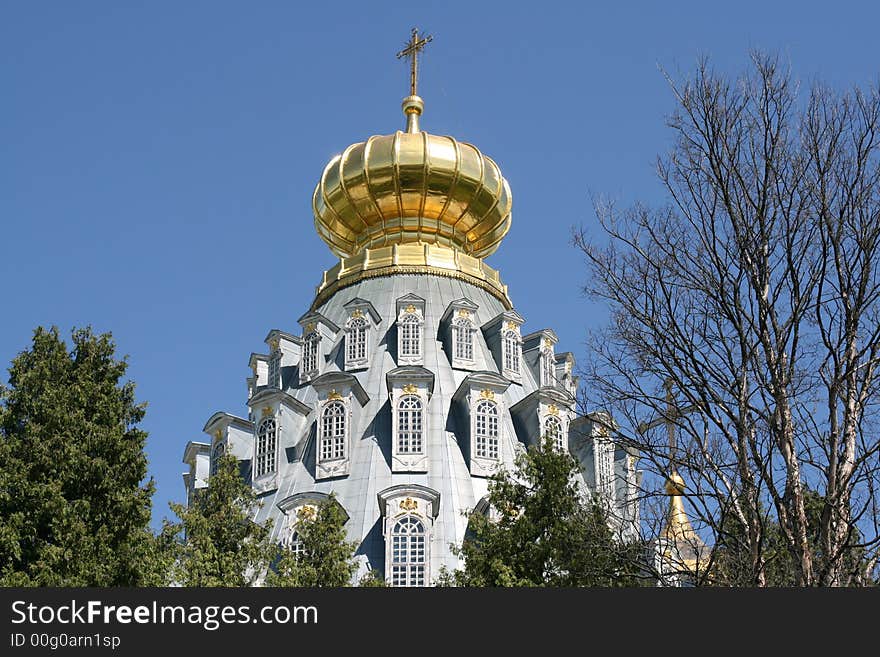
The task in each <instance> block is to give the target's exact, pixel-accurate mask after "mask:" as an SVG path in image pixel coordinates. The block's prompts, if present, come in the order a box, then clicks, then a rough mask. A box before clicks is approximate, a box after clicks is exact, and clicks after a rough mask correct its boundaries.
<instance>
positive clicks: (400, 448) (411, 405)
mask: <svg viewBox="0 0 880 657" xmlns="http://www.w3.org/2000/svg"><path fill="white" fill-rule="evenodd" d="M422 418H423V416H422V400H421V399H419V398H418V397H417V396H416V395H406V396H404V397H401V398H400V402H399V403H398V404H397V452H398V454H421V453H422V452H423V451H424V435H423V431H424V423H423V421H422Z"/></svg>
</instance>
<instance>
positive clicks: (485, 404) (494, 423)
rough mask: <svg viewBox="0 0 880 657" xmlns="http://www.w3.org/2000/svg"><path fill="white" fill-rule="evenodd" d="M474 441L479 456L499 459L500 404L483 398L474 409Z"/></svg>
mask: <svg viewBox="0 0 880 657" xmlns="http://www.w3.org/2000/svg"><path fill="white" fill-rule="evenodd" d="M474 415H475V419H474V434H475V435H474V443H475V447H476V452H477V456H480V457H483V458H490V459H497V458H498V455H499V437H498V405H497V404H496V403H495V402H493V401H489V400H488V399H483V400H481V401H479V402H478V403H477V408H476V410H475V411H474Z"/></svg>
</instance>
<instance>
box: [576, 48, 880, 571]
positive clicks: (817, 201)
mask: <svg viewBox="0 0 880 657" xmlns="http://www.w3.org/2000/svg"><path fill="white" fill-rule="evenodd" d="M752 64H753V66H752V68H751V69H750V71H749V72H748V73H747V74H746V75H744V76H743V77H741V78H740V79H738V80H735V81H729V80H727V79H725V78H724V77H723V76H721V75H719V74H717V73H715V72H714V71H713V70H712V69H711V68H710V67H709V65H708V63H707V62H705V61H704V62H701V63H700V65H699V66H698V68H697V71H696V73H695V74H694V75H693V76H692V77H691V78H690V79H688V80H686V81H684V82H683V83H677V82H674V81H672V80H670V85H671V88H672V90H673V93H674V95H675V98H676V101H677V109H676V111H675V112H674V113H673V114H672V116H671V117H670V119H669V127H670V128H671V129H672V131H673V133H674V135H675V142H674V146H673V147H672V150H671V152H670V153H669V155H668V156H666V157H664V158H661V159H660V160H659V161H658V173H659V177H660V180H661V181H662V183H663V185H664V187H665V189H666V191H667V192H668V195H669V199H670V202H669V204H668V206H666V207H663V208H648V207H645V206H642V205H636V206H634V207H631V208H628V209H626V210H624V211H622V212H619V211H618V210H617V209H616V208H615V207H614V206H613V205H611V204H607V203H596V214H597V217H598V224H599V227H600V230H599V231H597V232H595V233H593V234H591V233H590V231H589V230H588V229H581V230H580V231H578V232H576V234H575V236H574V241H575V244H576V245H577V246H578V247H579V248H580V249H581V250H582V251H583V253H584V254H585V256H586V260H587V263H588V265H589V269H590V273H591V278H590V282H589V283H588V285H587V286H586V287H585V290H586V291H587V292H588V293H589V294H591V295H592V296H593V297H594V298H597V299H600V300H602V301H604V302H606V303H607V304H608V305H609V306H610V309H611V312H612V320H611V322H610V324H609V326H608V327H607V328H606V329H604V330H602V331H601V332H599V333H598V334H596V335H595V336H594V339H593V340H591V354H590V360H589V362H588V364H587V369H586V371H585V374H586V379H587V390H588V395H589V399H588V402H589V403H590V405H592V406H597V405H598V406H602V407H604V408H606V409H608V410H610V411H611V412H612V413H613V414H614V416H615V418H616V421H617V423H618V424H619V425H620V427H621V431H622V432H623V435H625V436H626V437H627V438H626V439H627V440H629V441H630V442H631V443H632V444H633V446H635V447H637V448H638V449H639V450H640V451H641V453H642V455H643V463H647V464H648V467H649V469H651V470H653V471H654V472H655V473H657V474H658V475H660V476H663V477H666V478H668V477H669V476H670V474H671V471H672V470H677V471H681V472H682V474H683V475H684V478H685V480H686V481H687V486H688V500H689V501H690V502H691V503H692V504H693V505H694V512H695V513H696V514H697V515H698V516H699V518H700V519H701V520H702V521H703V522H704V523H705V525H706V526H707V527H708V528H709V530H710V531H711V533H712V534H713V536H712V537H711V538H712V539H713V540H714V544H715V545H716V554H714V555H713V559H715V560H720V559H721V558H722V556H724V555H721V554H718V553H717V551H718V550H720V549H722V548H723V549H725V550H727V552H728V553H729V552H730V550H731V546H732V545H734V544H735V545H736V551H737V554H738V555H740V562H739V564H738V566H737V573H738V574H737V576H736V583H740V584H750V585H759V586H760V585H766V584H770V583H778V580H774V579H772V578H771V579H768V573H770V572H777V571H774V569H775V568H777V566H778V563H774V561H776V562H779V561H781V560H785V561H786V562H787V563H788V564H790V566H791V569H790V570H791V573H790V577H791V578H790V582H789V583H791V584H795V585H801V586H811V585H828V586H837V585H853V584H859V583H863V582H865V581H867V580H868V579H870V578H871V576H872V574H873V571H874V569H875V567H876V555H877V549H878V541H880V538H878V522H880V516H878V507H877V497H876V495H877V490H878V489H877V484H878V470H880V466H878V451H880V436H878V434H877V424H876V419H877V418H876V415H877V413H876V409H877V401H878V395H877V391H878V377H877V365H878V363H880V354H878V350H880V299H878V297H880V143H878V142H880V134H878V131H880V89H878V87H876V86H875V87H873V88H871V89H869V90H866V91H865V90H861V89H855V90H853V91H851V92H848V93H843V94H838V93H835V92H833V91H832V90H830V89H828V88H826V87H823V86H819V85H815V86H813V87H812V88H811V89H810V90H809V92H808V93H807V94H806V96H807V97H806V98H801V95H800V94H799V88H798V86H797V85H796V84H795V82H794V81H793V79H792V77H791V75H790V74H789V73H788V72H786V71H783V70H781V67H780V65H779V62H778V59H777V58H775V57H772V56H767V55H763V54H753V56H752ZM667 380H669V381H671V382H672V390H673V394H674V400H675V404H676V406H677V407H678V408H682V409H684V408H690V407H696V408H697V409H698V412H696V413H671V412H670V410H669V408H670V407H669V405H668V400H667V394H666V392H665V390H664V388H663V384H664V382H665V381H667ZM657 418H662V419H664V420H668V421H671V422H674V423H675V425H676V426H677V429H678V436H679V439H678V441H677V444H676V445H674V446H670V442H669V441H668V440H666V439H665V435H664V434H663V432H662V431H661V430H659V429H658V430H656V431H648V432H643V433H639V432H638V431H637V428H638V427H639V426H640V425H641V426H645V425H647V424H648V423H650V422H651V421H652V420H656V419H657ZM654 424H657V423H656V422H654ZM717 572H718V571H717V569H716V570H715V574H717ZM712 574H713V569H712V568H710V569H709V570H708V571H707V573H706V575H707V577H711V576H712ZM783 581H784V580H783Z"/></svg>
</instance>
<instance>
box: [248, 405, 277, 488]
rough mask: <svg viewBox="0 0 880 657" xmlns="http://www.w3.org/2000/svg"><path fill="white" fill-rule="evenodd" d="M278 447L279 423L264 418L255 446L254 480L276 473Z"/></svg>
mask: <svg viewBox="0 0 880 657" xmlns="http://www.w3.org/2000/svg"><path fill="white" fill-rule="evenodd" d="M277 446H278V423H277V422H276V421H275V418H274V417H267V418H263V420H262V421H261V422H260V425H259V426H258V427H257V440H256V443H255V445H254V478H256V477H262V476H263V475H265V474H270V473H272V472H275V465H276V458H277V456H276V452H277Z"/></svg>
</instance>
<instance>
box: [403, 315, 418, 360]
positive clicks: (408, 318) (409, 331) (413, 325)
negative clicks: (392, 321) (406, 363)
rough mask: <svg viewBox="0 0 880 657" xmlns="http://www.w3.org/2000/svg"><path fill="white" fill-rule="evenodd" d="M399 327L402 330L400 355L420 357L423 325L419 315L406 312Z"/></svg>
mask: <svg viewBox="0 0 880 657" xmlns="http://www.w3.org/2000/svg"><path fill="white" fill-rule="evenodd" d="M397 328H398V331H399V332H400V338H399V341H398V350H399V354H398V355H399V356H400V357H402V358H419V357H420V356H421V355H422V326H421V320H419V317H418V315H416V314H415V313H406V314H405V315H404V316H403V318H402V319H401V320H400V323H399V325H398V327H397Z"/></svg>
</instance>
